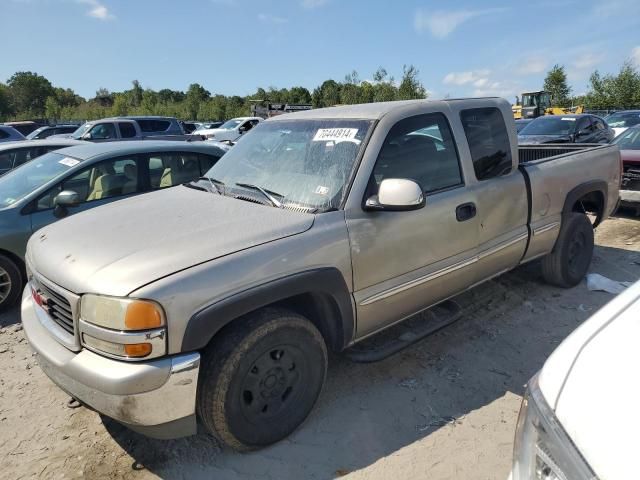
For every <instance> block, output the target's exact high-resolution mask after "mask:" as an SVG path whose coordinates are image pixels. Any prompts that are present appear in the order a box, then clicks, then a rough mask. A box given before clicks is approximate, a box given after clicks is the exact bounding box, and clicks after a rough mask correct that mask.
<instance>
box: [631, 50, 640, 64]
mask: <svg viewBox="0 0 640 480" xmlns="http://www.w3.org/2000/svg"><path fill="white" fill-rule="evenodd" d="M631 61H632V62H633V63H634V64H635V65H636V66H638V67H640V45H638V46H637V47H634V48H633V49H632V50H631Z"/></svg>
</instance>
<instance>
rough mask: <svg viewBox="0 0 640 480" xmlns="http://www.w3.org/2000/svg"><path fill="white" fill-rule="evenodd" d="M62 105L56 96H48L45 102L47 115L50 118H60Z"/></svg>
mask: <svg viewBox="0 0 640 480" xmlns="http://www.w3.org/2000/svg"><path fill="white" fill-rule="evenodd" d="M61 114H62V106H61V105H60V103H58V100H57V99H56V97H55V96H53V95H52V96H50V97H47V100H46V102H45V116H46V117H47V118H48V119H50V120H56V121H57V120H58V119H60V118H61Z"/></svg>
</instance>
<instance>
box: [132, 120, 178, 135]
mask: <svg viewBox="0 0 640 480" xmlns="http://www.w3.org/2000/svg"><path fill="white" fill-rule="evenodd" d="M136 121H137V122H138V125H140V130H142V131H143V132H165V131H167V130H169V127H170V126H171V122H169V121H167V120H136Z"/></svg>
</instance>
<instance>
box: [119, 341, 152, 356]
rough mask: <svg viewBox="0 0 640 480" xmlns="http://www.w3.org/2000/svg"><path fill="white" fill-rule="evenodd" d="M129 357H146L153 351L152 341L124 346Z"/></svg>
mask: <svg viewBox="0 0 640 480" xmlns="http://www.w3.org/2000/svg"><path fill="white" fill-rule="evenodd" d="M124 353H125V355H126V356H127V357H146V356H147V355H149V354H150V353H151V344H150V343H128V344H126V345H125V346H124Z"/></svg>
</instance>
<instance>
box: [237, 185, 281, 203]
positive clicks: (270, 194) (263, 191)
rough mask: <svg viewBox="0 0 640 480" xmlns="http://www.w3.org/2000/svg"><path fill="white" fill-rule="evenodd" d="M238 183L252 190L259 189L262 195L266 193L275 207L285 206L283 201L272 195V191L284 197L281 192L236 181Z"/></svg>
mask: <svg viewBox="0 0 640 480" xmlns="http://www.w3.org/2000/svg"><path fill="white" fill-rule="evenodd" d="M236 185H237V186H238V187H243V188H250V189H252V190H257V191H258V192H260V193H261V194H262V195H264V196H265V197H266V198H267V200H269V201H270V202H271V204H272V205H273V206H274V207H277V208H283V206H282V203H281V202H280V201H279V200H278V199H277V198H276V197H274V196H273V195H272V193H273V194H274V195H277V196H279V197H280V198H282V197H283V195H280V194H279V193H276V192H269V190H265V189H264V188H262V187H259V186H258V185H252V184H251V183H236Z"/></svg>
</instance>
